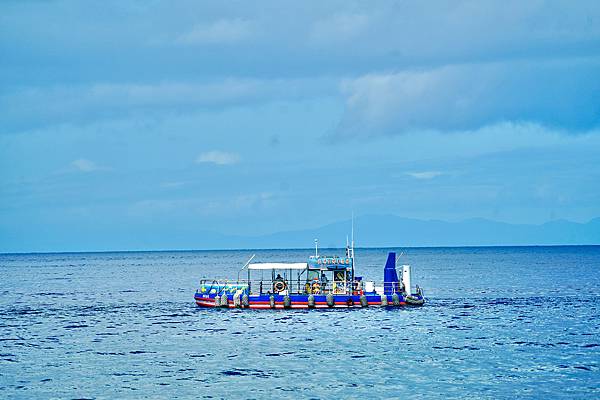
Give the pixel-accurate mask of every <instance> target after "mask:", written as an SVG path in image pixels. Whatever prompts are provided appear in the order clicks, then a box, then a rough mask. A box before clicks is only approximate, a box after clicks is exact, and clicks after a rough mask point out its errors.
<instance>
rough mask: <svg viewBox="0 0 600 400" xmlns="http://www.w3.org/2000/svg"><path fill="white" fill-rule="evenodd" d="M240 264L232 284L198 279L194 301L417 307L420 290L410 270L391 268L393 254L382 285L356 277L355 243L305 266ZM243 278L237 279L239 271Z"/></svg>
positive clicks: (252, 306) (319, 306)
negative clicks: (198, 283) (198, 284)
mask: <svg viewBox="0 0 600 400" xmlns="http://www.w3.org/2000/svg"><path fill="white" fill-rule="evenodd" d="M254 258H255V255H253V256H252V257H250V259H249V260H248V261H247V262H246V263H245V264H244V266H243V267H242V268H241V269H240V272H239V273H238V277H237V279H235V280H208V279H202V280H201V281H200V287H199V288H198V289H197V290H196V293H195V295H194V299H195V301H196V304H197V305H198V306H199V307H211V308H215V307H216V308H239V309H326V308H367V307H400V306H422V305H423V304H424V303H425V297H424V295H423V290H422V289H421V288H420V287H419V286H418V285H416V287H415V290H414V291H413V290H412V286H411V267H410V265H408V264H405V265H401V266H400V267H399V268H398V270H397V269H396V261H397V257H396V253H395V252H389V253H388V256H387V261H386V263H385V266H384V269H383V281H380V282H375V281H367V280H364V279H363V277H362V276H356V275H355V263H354V241H352V246H349V245H348V244H346V251H345V255H344V256H335V255H325V256H323V255H319V249H318V241H317V240H315V254H314V255H311V256H309V257H308V260H307V261H306V262H299V263H283V262H265V263H252V260H253V259H254ZM244 272H245V273H246V278H245V279H240V275H241V274H242V273H244Z"/></svg>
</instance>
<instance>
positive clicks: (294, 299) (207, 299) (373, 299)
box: [194, 293, 423, 309]
mask: <svg viewBox="0 0 600 400" xmlns="http://www.w3.org/2000/svg"><path fill="white" fill-rule="evenodd" d="M272 296H273V300H274V302H273V303H274V304H272V303H271V299H270V297H271V295H251V296H248V305H247V307H244V306H243V305H242V304H241V302H235V301H234V296H233V295H227V305H224V304H221V303H222V301H221V296H217V295H214V294H212V295H211V294H200V293H196V295H195V296H194V299H195V300H196V305H198V306H199V307H208V308H214V307H219V308H250V309H308V308H316V309H321V308H364V307H365V306H364V305H362V304H361V301H360V298H361V296H359V295H335V296H334V304H333V305H329V304H328V303H327V296H325V295H315V296H314V305H313V306H311V305H309V301H308V297H309V296H308V295H290V296H289V306H288V307H286V306H285V296H283V295H272ZM217 297H219V300H218V301H215V298H217ZM386 297H387V304H385V305H382V298H381V296H380V295H378V294H374V295H366V299H367V305H366V307H382V306H384V307H394V306H395V305H394V298H393V296H392V295H387V296H386ZM411 297H416V296H414V295H413V296H411ZM417 298H420V299H423V298H422V297H421V296H418V297H417ZM236 303H237V304H236ZM396 304H397V306H410V305H422V304H423V302H421V303H420V304H411V303H407V302H406V299H405V298H404V296H401V295H400V296H398V299H397V301H396Z"/></svg>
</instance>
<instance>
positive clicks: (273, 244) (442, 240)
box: [199, 215, 600, 248]
mask: <svg viewBox="0 0 600 400" xmlns="http://www.w3.org/2000/svg"><path fill="white" fill-rule="evenodd" d="M354 227H355V241H356V246H358V247H396V246H504V245H506V246H509V245H567V244H569V245H574V244H600V218H595V219H593V220H591V221H589V222H587V223H583V224H582V223H576V222H570V221H565V220H556V221H551V222H547V223H544V224H541V225H527V224H509V223H504V222H496V221H491V220H487V219H483V218H473V219H468V220H464V221H460V222H446V221H439V220H418V219H412V218H402V217H397V216H394V215H365V216H361V217H358V218H356V219H355V221H354ZM350 232H351V221H350V220H346V221H340V222H335V223H331V224H328V225H324V226H321V227H317V228H314V229H305V230H296V231H285V232H277V233H273V234H270V235H263V236H256V237H242V236H229V237H228V236H226V235H218V236H215V237H206V239H208V240H207V242H206V243H204V244H205V245H208V246H202V248H310V247H312V246H313V245H314V239H315V238H318V239H319V245H320V246H321V247H343V246H344V245H345V241H346V236H349V235H350ZM205 234H206V235H207V236H212V235H210V234H208V232H205ZM199 244H200V243H199Z"/></svg>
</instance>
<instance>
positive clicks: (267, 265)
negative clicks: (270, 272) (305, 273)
mask: <svg viewBox="0 0 600 400" xmlns="http://www.w3.org/2000/svg"><path fill="white" fill-rule="evenodd" d="M306 266H307V265H306V263H256V264H250V265H248V269H306Z"/></svg>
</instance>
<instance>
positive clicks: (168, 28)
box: [0, 0, 600, 252]
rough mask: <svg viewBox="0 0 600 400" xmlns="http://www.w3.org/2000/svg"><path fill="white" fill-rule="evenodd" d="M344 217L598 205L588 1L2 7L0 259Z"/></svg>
mask: <svg viewBox="0 0 600 400" xmlns="http://www.w3.org/2000/svg"><path fill="white" fill-rule="evenodd" d="M352 213H354V214H355V215H367V214H393V215H398V216H402V217H409V218H417V219H439V220H445V221H461V220H465V219H470V218H488V219H493V220H496V221H503V222H509V223H515V224H541V223H544V222H547V221H551V220H556V219H566V220H570V221H575V222H587V221H589V220H591V219H592V218H595V217H598V216H600V2H598V1H577V2H573V1H537V0H531V1H525V2H524V1H452V2H451V1H427V2H422V1H377V2H364V1H348V0H344V1H327V2H323V1H314V2H313V1H308V2H302V3H295V2H286V1H259V2H247V1H205V2H197V1H183V0H181V1H103V2H81V1H10V0H8V1H3V2H1V3H0V252H2V251H5V252H12V251H67V250H98V249H102V250H107V249H132V250H133V249H134V248H144V247H145V246H144V243H141V244H140V242H139V241H136V238H139V237H152V238H153V241H152V243H160V240H161V238H163V237H169V238H171V239H172V238H177V237H182V238H186V240H187V239H189V238H190V237H194V235H197V234H198V232H200V231H214V232H219V233H222V234H228V235H262V234H269V233H272V232H277V231H283V230H295V229H305V228H310V227H316V226H320V225H324V224H327V223H330V222H334V221H338V220H344V219H348V218H349V216H350V215H351V214H352ZM307 245H310V244H307ZM152 246H154V247H156V246H158V247H160V245H159V244H158V245H154V244H153V245H152ZM152 246H150V247H152ZM201 247H202V246H201V243H199V244H198V248H201Z"/></svg>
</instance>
